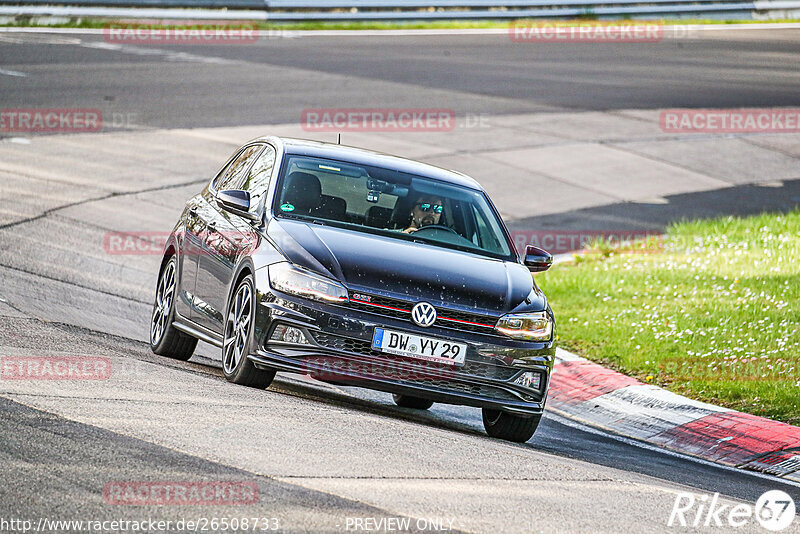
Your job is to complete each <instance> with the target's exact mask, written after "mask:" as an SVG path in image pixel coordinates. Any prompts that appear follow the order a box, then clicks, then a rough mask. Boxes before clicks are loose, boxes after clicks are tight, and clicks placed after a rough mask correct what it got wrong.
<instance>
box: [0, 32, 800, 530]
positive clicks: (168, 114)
mask: <svg viewBox="0 0 800 534" xmlns="http://www.w3.org/2000/svg"><path fill="white" fill-rule="evenodd" d="M150 50H154V49H152V48H151V49H150ZM160 50H161V51H159V52H147V53H145V52H141V50H140V49H138V48H125V47H123V48H116V49H115V48H109V47H106V46H105V45H104V43H103V41H102V39H101V38H97V37H94V36H70V35H48V34H43V35H8V34H0V58H1V60H0V68H2V69H6V70H11V71H14V72H20V73H24V74H26V76H15V75H4V74H0V97H1V98H2V105H3V107H98V108H101V109H103V111H104V113H106V114H110V113H134V114H135V115H136V125H135V128H132V129H133V132H131V133H129V134H124V135H126V136H128V137H124V136H122V137H117V138H108V139H102V138H100V137H99V136H98V137H97V141H96V142H95V143H94V144H92V142H91V140H90V141H86V138H81V139H76V140H72V139H70V138H68V137H67V138H63V139H62V138H59V139H55V138H54V139H53V144H49V145H37V141H36V139H34V140H33V144H31V145H16V144H15V143H12V142H6V143H2V144H1V145H0V151H2V154H3V158H0V162H2V161H3V159H5V163H4V165H5V164H9V165H10V164H11V163H13V167H12V168H11V169H12V170H9V169H8V168H5V167H4V168H3V169H2V171H3V173H4V174H3V177H4V178H3V179H4V186H3V190H2V193H3V194H2V196H1V197H0V207H2V212H3V217H4V218H3V222H2V223H0V250H2V252H0V265H1V266H0V273H1V276H0V280H2V284H1V285H2V289H0V355H9V356H11V355H34V356H35V355H48V354H83V355H102V356H104V357H108V358H110V359H111V361H112V362H113V365H114V369H115V372H114V374H113V375H112V377H111V379H110V380H108V381H96V382H92V383H88V382H82V383H77V382H73V383H68V384H66V383H54V382H36V383H33V382H20V383H17V382H15V383H10V382H7V381H4V382H3V383H0V386H1V387H0V398H1V399H2V401H1V402H0V426H2V429H0V459H2V462H3V465H4V468H3V470H2V471H1V472H0V518H12V517H13V518H30V519H34V520H35V519H37V518H40V517H49V518H52V519H105V518H108V519H113V518H130V519H137V520H140V519H145V518H147V517H154V518H163V519H173V520H176V519H179V518H187V517H191V516H194V517H211V516H216V517H223V516H224V517H237V516H243V515H246V516H263V517H277V518H278V519H279V521H280V525H281V529H282V530H286V531H326V532H337V531H344V530H346V529H347V525H348V523H347V518H354V517H359V518H367V517H371V518H387V517H410V518H415V519H417V518H446V519H452V520H453V528H454V529H456V530H460V531H472V532H490V531H491V532H500V531H503V532H537V531H545V532H576V531H582V532H586V531H602V532H663V531H673V530H674V531H689V530H690V529H679V528H674V529H669V528H667V526H666V522H667V519H668V517H669V513H670V510H671V509H672V505H673V502H674V501H675V496H676V494H677V493H678V492H682V491H690V492H695V493H714V492H719V493H721V494H722V495H723V496H724V497H725V498H726V499H729V500H734V501H743V502H747V503H750V504H752V503H754V502H755V500H756V499H757V497H758V496H759V495H761V494H762V493H763V492H764V491H766V490H768V489H783V490H784V491H786V492H787V493H789V494H790V495H792V496H793V497H794V498H795V500H798V498H800V491H799V490H798V487H797V486H796V485H791V484H788V483H785V482H782V481H779V480H776V479H772V478H769V477H761V476H756V475H754V474H750V473H746V472H742V471H737V470H730V469H724V468H722V467H719V466H715V465H709V464H705V463H701V462H698V461H695V460H692V459H689V458H686V457H682V456H677V455H673V454H668V453H665V452H663V451H659V450H654V449H650V448H647V447H643V446H641V445H638V444H635V443H630V442H627V441H624V440H620V439H618V438H616V437H614V436H611V435H607V434H604V433H602V432H598V431H596V430H594V429H589V428H585V427H581V426H579V425H575V424H574V423H572V422H570V421H568V420H564V419H561V418H558V417H555V416H551V415H548V416H547V417H546V418H545V419H544V421H543V423H542V425H541V427H540V429H539V431H538V432H537V434H536V435H535V436H534V438H532V440H530V441H529V442H528V443H526V444H524V445H515V444H509V443H504V442H499V441H497V440H492V439H489V438H487V437H486V436H485V435H484V433H483V431H482V428H481V424H480V414H479V412H478V411H476V410H472V409H467V408H459V407H451V406H442V405H436V406H434V408H433V409H432V410H431V411H430V412H428V413H423V414H419V413H415V412H413V411H410V410H405V409H400V408H397V407H394V406H393V405H392V403H391V400H390V399H389V398H388V396H387V395H383V394H378V393H371V392H366V391H361V390H358V389H340V388H334V387H331V386H327V385H324V384H320V383H317V382H313V381H310V380H307V379H304V378H299V377H292V376H280V377H279V379H278V380H277V381H276V383H275V384H274V385H273V386H272V387H271V388H270V389H268V390H267V391H264V392H261V391H254V390H249V389H246V388H240V387H236V386H233V385H230V384H227V383H226V382H225V381H224V379H223V378H222V376H221V371H220V363H219V356H218V354H216V352H217V351H216V350H212V349H210V348H209V347H200V348H199V351H198V355H197V356H196V357H195V358H193V360H192V361H190V362H187V363H181V362H174V361H170V360H165V359H163V358H160V357H157V356H154V355H152V354H151V353H150V351H149V349H148V347H147V345H146V343H145V342H144V339H145V337H146V332H147V323H148V319H149V310H150V301H151V299H152V294H151V293H152V290H151V288H152V287H153V286H154V283H155V266H156V264H157V260H158V258H157V257H153V256H150V257H124V256H123V257H120V256H117V257H113V256H107V255H103V254H102V250H100V251H98V250H97V248H98V243H101V242H102V236H103V234H104V233H105V232H107V231H109V230H125V229H130V228H131V227H132V226H131V225H135V227H137V228H145V227H146V228H152V229H167V228H169V225H170V224H171V223H172V222H173V221H174V218H175V217H176V216H177V213H178V212H179V211H180V208H181V205H182V202H183V200H185V199H186V198H188V197H189V196H190V195H191V194H192V193H193V192H194V191H196V190H197V189H199V188H200V187H201V186H202V182H203V181H204V180H205V179H207V177H208V176H209V175H210V173H211V172H213V170H214V167H215V163H214V162H217V163H218V162H219V161H220V160H221V158H222V157H224V156H223V155H222V154H224V152H225V151H230V150H232V149H233V144H232V143H230V144H229V145H230V146H228V144H224V143H222V144H221V145H224V146H219V145H220V143H218V144H214V143H212V142H211V141H210V140H209V139H208V138H203V137H202V136H200V137H197V138H189V137H184V138H180V139H182V142H181V143H178V142H176V139H179V136H174V137H167V136H164V135H162V134H154V135H153V137H152V138H150V137H147V136H148V135H150V134H149V133H148V132H149V131H150V130H154V129H156V128H176V127H210V126H238V125H245V124H270V123H275V124H286V123H291V122H297V121H298V117H299V114H300V112H301V111H302V109H305V108H307V107H372V106H376V107H377V106H386V105H392V106H402V107H423V106H424V107H449V108H454V109H456V110H457V112H458V113H459V114H466V113H486V114H491V115H492V116H501V115H504V114H519V113H529V112H545V113H546V112H558V111H564V110H565V109H567V110H573V111H574V110H581V109H599V110H614V109H617V108H619V109H622V108H624V109H630V108H640V109H657V108H665V107H672V106H679V107H694V106H698V107H726V106H746V107H760V106H769V107H773V106H793V105H797V103H798V102H797V101H798V100H799V99H800V95H798V92H797V90H796V89H797V87H798V86H800V84H799V83H798V82H800V79H798V78H800V69H798V66H800V65H798V63H800V54H798V50H800V48H798V40H797V34H796V33H792V32H780V31H775V32H771V33H769V34H768V35H767V36H766V37H765V36H763V35H762V34H759V36H758V38H756V37H754V36H753V35H751V34H749V33H748V32H742V33H741V34H733V33H729V34H725V35H724V36H715V37H713V38H708V39H697V40H686V41H685V42H673V41H665V42H663V43H657V44H651V45H636V46H629V47H619V46H615V45H607V46H606V45H603V46H594V45H590V46H587V45H585V44H580V45H578V44H576V45H568V46H565V47H553V46H550V45H547V46H544V45H541V46H537V45H530V44H521V45H517V46H512V44H511V43H509V41H508V39H507V38H505V37H503V36H499V37H498V36H481V37H437V38H415V37H402V38H400V37H398V38H393V39H391V40H389V41H386V42H383V41H380V40H376V39H375V38H342V37H335V38H302V39H275V40H268V41H266V42H261V43H258V44H255V45H250V46H244V47H235V48H234V47H213V46H204V47H197V46H195V47H160ZM121 129H123V130H125V129H126V128H124V127H123V128H121ZM126 143H127V144H126ZM39 146H42V147H44V148H43V149H41V150H40V151H38V152H37V150H39V148H38V147H39ZM23 149H24V150H23ZM223 149H224V150H223ZM171 150H175V151H176V152H177V153H180V154H182V158H184V159H185V158H186V156H187V155H191V156H193V157H194V159H193V160H192V164H190V165H187V166H186V167H185V168H182V169H180V170H176V169H175V168H174V166H173V165H172V162H171V161H170V158H169V153H170V151H171ZM134 152H135V154H133V155H131V153H134ZM136 158H138V159H136ZM12 160H13V161H12ZM122 160H124V161H126V166H125V167H124V168H123V165H122V164H121V163H119V162H120V161H122ZM134 160H135V161H137V162H139V164H140V165H141V167H140V168H139V170H138V171H136V172H134V171H132V170H131V166H130V165H129V162H130V161H134ZM115 164H116V165H117V167H115ZM80 165H88V166H89V167H87V168H91V170H92V172H94V173H95V174H81V173H77V172H76V173H75V174H74V175H73V174H71V172H70V171H71V170H72V169H73V168H78V167H80ZM59 166H60V167H62V169H63V175H59V174H58V172H57V171H58V169H59ZM81 169H83V168H81ZM137 176H138V181H137ZM26 180H28V182H26ZM30 184H35V186H34V187H33V188H31V186H30ZM18 195H19V196H18ZM496 200H497V201H498V204H499V205H501V209H502V204H503V202H506V201H510V200H506V199H504V198H500V199H496ZM715 201H716V200H715V198H714V197H713V196H712V197H711V198H709V199H708V200H707V202H708V203H714V202H715ZM735 204H736V203H734V204H733V205H735ZM572 216H574V214H572ZM678 216H680V212H679V213H677V214H675V215H674V217H678ZM121 480H122V481H125V480H151V481H164V480H181V481H184V480H242V481H251V482H255V483H256V484H258V486H259V494H260V499H259V502H258V503H257V504H256V505H251V506H248V507H246V508H245V509H244V510H243V509H242V508H241V507H239V508H236V507H222V506H221V507H211V508H209V507H206V508H203V507H191V506H189V507H129V506H112V505H108V504H106V503H105V502H104V501H103V496H102V489H103V487H104V486H105V484H107V483H108V482H110V481H121ZM243 512H245V513H243ZM795 526H796V524H795ZM701 530H702V529H701ZM705 530H706V531H714V529H713V528H711V529H705ZM739 530H740V531H742V532H745V531H756V532H757V531H760V530H759V528H758V527H757V524H752V525H749V526H748V527H746V528H743V529H739ZM789 531H792V529H789Z"/></svg>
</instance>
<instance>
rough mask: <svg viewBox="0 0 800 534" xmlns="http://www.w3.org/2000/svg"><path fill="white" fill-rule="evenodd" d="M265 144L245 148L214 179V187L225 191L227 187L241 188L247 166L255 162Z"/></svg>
mask: <svg viewBox="0 0 800 534" xmlns="http://www.w3.org/2000/svg"><path fill="white" fill-rule="evenodd" d="M262 146H263V145H253V146H249V147H247V148H245V149H244V150H242V152H241V153H240V154H239V155H238V156H237V157H236V159H234V160H233V162H232V163H231V164H230V165H228V168H227V169H225V170H224V171H223V172H222V174H220V175H219V177H218V178H217V179H216V180H215V181H214V189H216V190H217V191H224V190H225V189H240V188H241V186H240V185H239V184H241V182H242V179H243V178H244V173H245V171H246V170H247V168H248V167H249V166H250V164H251V163H253V160H254V159H255V157H256V156H257V155H258V152H259V151H260V150H261V148H262Z"/></svg>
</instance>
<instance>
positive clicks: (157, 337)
mask: <svg viewBox="0 0 800 534" xmlns="http://www.w3.org/2000/svg"><path fill="white" fill-rule="evenodd" d="M177 265H178V262H177V259H176V258H175V256H172V257H170V258H169V260H168V261H167V263H165V264H164V268H163V269H162V270H161V273H159V275H158V285H157V286H156V299H155V302H153V314H152V316H151V317H150V350H152V351H153V352H154V353H156V354H158V355H160V356H166V357H168V358H174V359H176V360H183V361H186V360H188V359H189V358H191V357H192V354H193V353H194V349H195V347H196V346H197V338H195V337H192V336H190V335H189V334H185V333H183V332H180V331H179V330H177V329H176V328H175V327H174V326H172V321H173V320H174V319H175V294H176V290H177V288H178V286H177V279H176V273H177Z"/></svg>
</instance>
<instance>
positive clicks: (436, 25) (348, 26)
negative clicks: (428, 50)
mask: <svg viewBox="0 0 800 534" xmlns="http://www.w3.org/2000/svg"><path fill="white" fill-rule="evenodd" d="M60 18H61V17H58V18H56V17H47V16H18V17H16V20H8V21H5V22H0V27H15V28H27V27H46V28H88V29H92V28H95V29H96V28H103V27H105V26H106V25H108V24H109V23H111V22H115V21H118V19H114V18H84V17H75V18H73V19H70V20H68V21H60V20H59V19H60ZM125 21H126V22H131V19H129V18H126V19H125ZM238 22H239V23H241V22H243V21H238ZM246 22H248V24H249V23H252V24H253V25H254V26H255V27H256V28H258V29H259V30H285V31H301V30H443V29H444V30H463V29H483V28H495V29H507V28H508V27H509V25H510V24H511V22H512V21H472V22H471V21H457V20H452V21H447V20H444V21H430V22H424V21H423V22H286V23H276V22H258V21H246ZM515 22H517V23H519V22H525V21H515ZM527 22H531V23H533V24H556V25H563V26H574V25H579V24H587V23H591V22H593V21H592V20H591V19H590V18H584V19H573V20H539V19H536V20H528V21H527ZM597 22H603V23H608V24H642V23H645V22H649V23H658V24H664V25H694V24H763V23H786V22H800V19H780V20H763V21H762V20H752V19H743V20H737V19H730V20H719V19H653V20H648V21H641V20H638V21H635V20H614V21H611V20H604V21H597ZM236 23H237V21H230V24H236ZM176 24H187V25H188V24H203V22H202V21H194V22H193V21H185V22H178V21H174V22H170V23H168V24H159V23H158V22H157V21H148V27H149V28H152V29H157V28H159V27H163V28H167V27H170V28H171V27H175V25H176ZM217 24H219V21H217Z"/></svg>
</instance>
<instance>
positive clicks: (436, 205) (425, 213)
mask: <svg viewBox="0 0 800 534" xmlns="http://www.w3.org/2000/svg"><path fill="white" fill-rule="evenodd" d="M442 211H444V202H443V201H442V199H441V198H440V197H437V196H431V195H421V196H420V197H419V198H418V199H417V201H416V202H415V203H414V206H413V207H412V208H411V225H410V226H409V227H408V228H406V229H405V230H403V233H406V234H410V233H413V232H416V231H417V230H419V229H420V228H422V227H423V226H429V225H432V224H439V219H441V218H442Z"/></svg>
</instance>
